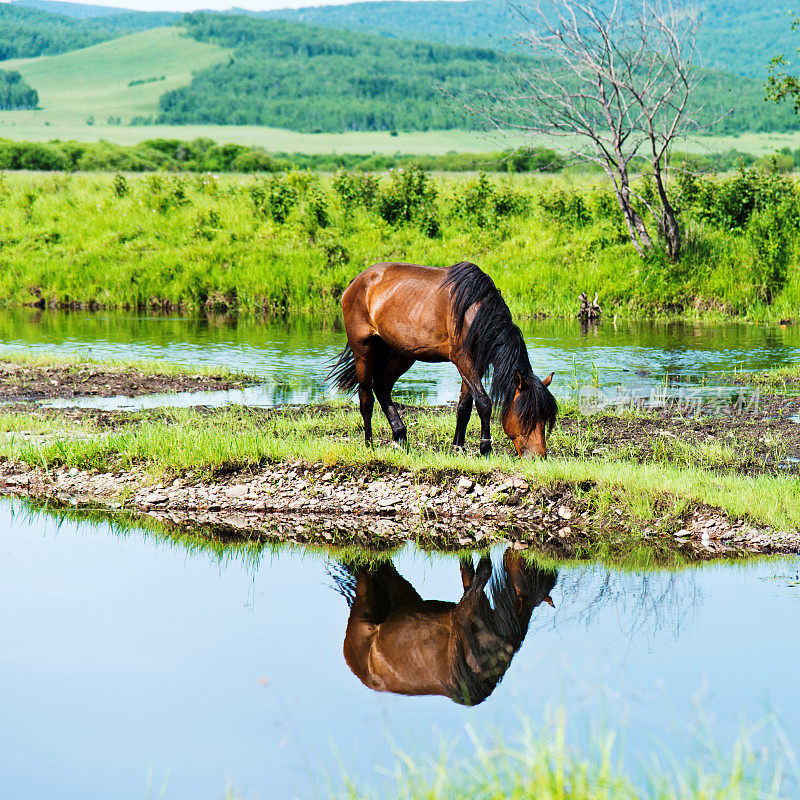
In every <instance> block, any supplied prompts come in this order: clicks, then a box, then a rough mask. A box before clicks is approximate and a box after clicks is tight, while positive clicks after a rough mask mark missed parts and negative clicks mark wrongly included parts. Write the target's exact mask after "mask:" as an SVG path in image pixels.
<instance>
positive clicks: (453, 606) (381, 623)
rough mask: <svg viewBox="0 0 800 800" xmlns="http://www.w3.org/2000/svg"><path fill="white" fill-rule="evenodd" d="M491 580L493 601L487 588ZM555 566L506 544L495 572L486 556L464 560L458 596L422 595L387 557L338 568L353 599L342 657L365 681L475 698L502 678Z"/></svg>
mask: <svg viewBox="0 0 800 800" xmlns="http://www.w3.org/2000/svg"><path fill="white" fill-rule="evenodd" d="M490 578H491V579H492V580H491V584H490V594H491V598H492V603H490V602H489V598H488V597H487V596H486V591H485V589H486V586H487V584H488V583H489V579H490ZM556 578H557V573H556V572H554V571H552V570H546V569H540V568H538V567H535V566H533V565H531V564H528V563H527V562H526V561H525V560H524V559H523V558H522V557H521V556H519V555H518V554H516V553H514V551H512V550H511V549H509V550H507V551H506V552H505V554H504V555H503V561H502V565H501V566H500V567H499V568H497V569H495V571H494V574H493V573H492V564H491V561H490V560H489V558H488V557H486V556H484V557H482V558H481V559H480V561H479V562H478V568H477V571H476V569H475V567H474V565H473V562H472V558H471V557H468V558H466V559H464V560H462V561H461V580H462V585H463V587H464V594H463V596H462V597H461V600H459V602H458V603H451V602H444V601H441V600H423V599H422V597H420V595H419V594H418V593H417V591H416V590H415V589H414V587H413V586H412V585H411V584H410V583H409V582H408V581H407V580H406V579H405V578H403V576H402V575H400V573H399V572H398V571H397V570H396V569H395V567H394V565H393V564H392V563H391V562H390V561H387V562H384V563H382V564H379V565H378V566H371V567H352V566H349V565H345V566H344V569H343V570H342V571H341V572H339V573H338V574H337V575H335V580H336V582H337V585H338V588H339V590H340V592H341V593H342V595H344V597H345V598H346V599H347V600H348V603H349V604H350V617H349V619H348V622H347V632H346V635H345V640H344V657H345V660H346V661H347V664H348V666H349V667H350V669H351V670H352V671H353V673H354V674H355V675H356V676H357V677H358V678H359V680H360V681H361V682H362V683H363V684H364V685H365V686H368V687H369V688H370V689H374V690H375V691H379V692H393V693H396V694H406V695H426V694H438V695H443V696H445V697H449V698H450V699H451V700H453V701H455V702H456V703H461V704H463V705H476V704H478V703H480V702H482V701H483V700H485V699H486V698H487V697H488V696H489V695H490V694H491V693H492V692H493V691H494V688H495V687H496V686H497V684H498V683H499V682H500V680H501V679H502V677H503V675H504V674H505V672H506V670H507V669H508V667H509V665H510V664H511V660H512V658H513V657H514V654H515V653H516V652H517V651H518V650H519V648H520V647H521V646H522V642H523V640H524V639H525V635H526V634H527V632H528V626H529V625H530V621H531V615H532V613H533V610H534V609H535V608H536V607H537V606H539V605H540V604H541V603H548V604H549V605H551V606H552V605H553V601H552V599H551V598H550V591H551V590H552V589H553V586H555V583H556Z"/></svg>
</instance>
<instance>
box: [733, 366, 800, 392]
mask: <svg viewBox="0 0 800 800" xmlns="http://www.w3.org/2000/svg"><path fill="white" fill-rule="evenodd" d="M732 381H733V382H735V383H747V384H752V385H755V386H762V387H764V388H768V389H788V390H790V391H796V390H797V387H798V384H800V364H790V365H789V366H787V367H779V368H777V369H766V370H761V371H759V372H736V373H735V374H734V375H733V376H732Z"/></svg>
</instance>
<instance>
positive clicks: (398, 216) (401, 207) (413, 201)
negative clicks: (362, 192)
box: [377, 166, 440, 237]
mask: <svg viewBox="0 0 800 800" xmlns="http://www.w3.org/2000/svg"><path fill="white" fill-rule="evenodd" d="M437 195H438V192H437V189H436V186H435V184H434V183H433V181H432V180H431V179H430V176H429V175H428V174H427V173H425V172H424V171H423V170H422V169H421V168H420V167H418V166H415V167H410V168H409V169H398V170H395V171H393V172H392V173H391V174H390V176H389V185H388V186H384V187H383V188H382V189H381V192H380V194H379V195H378V199H377V211H378V214H379V216H380V217H381V218H382V219H383V220H385V221H386V222H388V223H389V224H390V225H398V224H403V223H416V224H417V226H418V227H419V229H420V230H422V231H423V233H425V234H426V235H427V236H431V237H433V236H437V235H438V234H439V230H440V225H439V219H438V208H437V206H436V198H437Z"/></svg>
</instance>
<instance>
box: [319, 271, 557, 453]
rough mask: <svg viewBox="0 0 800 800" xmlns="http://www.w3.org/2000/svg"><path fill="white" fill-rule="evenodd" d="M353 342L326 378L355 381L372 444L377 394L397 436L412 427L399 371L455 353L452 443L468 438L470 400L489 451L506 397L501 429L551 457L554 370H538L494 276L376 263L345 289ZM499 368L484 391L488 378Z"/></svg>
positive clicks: (344, 383) (350, 386)
mask: <svg viewBox="0 0 800 800" xmlns="http://www.w3.org/2000/svg"><path fill="white" fill-rule="evenodd" d="M342 311H343V312H344V324H345V328H346V330H347V346H346V347H345V349H344V351H343V352H342V354H341V355H340V356H339V360H338V361H337V363H336V365H335V366H334V368H333V369H332V370H331V373H330V375H329V380H331V381H333V382H334V383H335V384H336V385H337V386H338V387H339V388H340V389H342V390H345V391H353V390H355V389H356V387H357V388H358V396H359V401H360V405H361V415H362V417H363V418H364V436H365V438H366V441H367V444H368V445H369V444H371V443H372V408H373V404H374V399H373V391H374V393H375V397H377V398H378V402H379V403H380V405H381V408H382V409H383V413H384V414H386V418H387V419H388V420H389V425H390V426H391V428H392V436H393V438H394V441H395V442H397V443H404V442H405V441H406V427H405V425H404V424H403V421H402V419H401V418H400V414H399V413H398V411H397V408H396V406H395V405H394V403H393V402H392V388H393V387H394V385H395V383H396V381H397V379H398V378H399V377H400V376H401V375H402V374H403V373H404V372H406V371H407V370H408V369H409V368H410V367H411V365H412V364H413V363H414V362H415V361H430V362H438V361H452V362H453V364H455V366H456V368H457V369H458V371H459V372H460V373H461V378H462V382H461V395H460V397H459V400H458V408H457V412H456V432H455V437H454V438H453V447H454V448H457V449H461V448H463V446H464V436H465V433H466V429H467V423H468V422H469V417H470V414H471V413H472V404H473V400H474V402H475V407H476V409H477V411H478V416H479V417H480V421H481V442H480V451H481V453H482V454H484V455H485V454H488V453H490V452H491V451H492V440H491V430H490V421H491V413H492V403H498V404H500V405H501V408H502V411H501V420H502V424H503V430H504V431H505V432H506V435H507V436H508V438H509V439H511V441H512V442H513V443H514V447H515V448H516V451H517V453H518V454H519V455H521V456H534V455H538V456H545V455H546V453H547V449H546V445H545V432H546V431H547V430H550V429H552V427H553V424H554V423H555V419H556V414H557V412H558V406H557V404H556V401H555V398H554V397H553V395H551V394H550V391H549V390H548V388H547V387H548V386H549V385H550V381H551V379H552V377H553V373H550V375H549V376H548V377H547V378H545V380H544V381H542V380H540V379H539V378H538V377H537V376H536V375H534V374H533V370H532V369H531V364H530V361H529V360H528V350H527V348H526V347H525V342H524V341H523V339H522V334H521V333H520V330H519V328H518V327H517V326H516V325H514V323H513V322H512V320H511V312H510V311H509V310H508V306H507V305H506V303H505V301H504V300H503V298H502V297H501V295H500V292H499V291H498V290H497V288H496V287H495V285H494V283H493V282H492V279H491V278H490V277H489V276H488V275H486V274H485V273H484V272H482V271H481V270H480V269H479V268H478V267H476V266H475V264H471V263H470V262H468V261H462V262H461V263H459V264H454V265H453V266H452V267H450V268H449V269H447V270H442V269H437V268H435V267H423V266H419V265H417V264H375V265H374V266H372V267H370V268H369V269H366V270H364V272H362V273H361V274H360V275H357V276H356V277H355V278H354V279H353V281H352V282H351V283H350V285H349V286H348V287H347V289H345V292H344V294H343V295H342ZM490 367H491V368H492V386H491V391H490V393H489V394H487V392H486V390H485V389H484V388H483V384H482V383H481V380H482V378H483V377H484V375H486V373H487V372H488V370H489V368H490Z"/></svg>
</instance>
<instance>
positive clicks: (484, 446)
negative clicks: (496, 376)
mask: <svg viewBox="0 0 800 800" xmlns="http://www.w3.org/2000/svg"><path fill="white" fill-rule="evenodd" d="M478 386H479V387H480V391H475V392H473V394H474V396H475V410H476V411H477V412H478V418H479V419H480V421H481V448H480V449H481V455H482V456H488V455H489V454H490V453H491V452H492V401H491V400H490V399H489V395H488V394H486V391H485V390H484V388H483V386H482V385H481V384H480V382H479V383H478Z"/></svg>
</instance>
